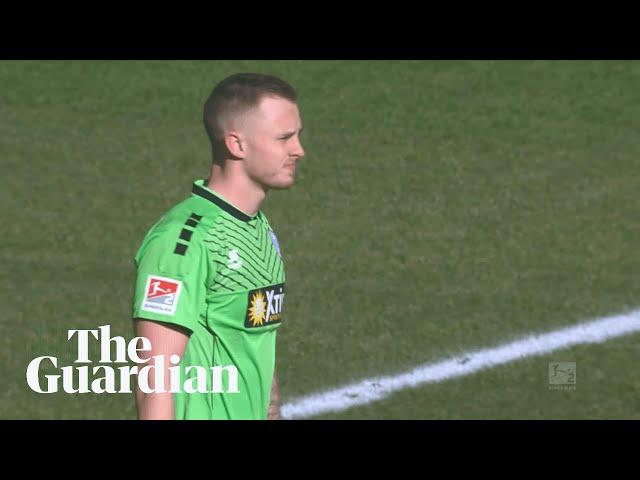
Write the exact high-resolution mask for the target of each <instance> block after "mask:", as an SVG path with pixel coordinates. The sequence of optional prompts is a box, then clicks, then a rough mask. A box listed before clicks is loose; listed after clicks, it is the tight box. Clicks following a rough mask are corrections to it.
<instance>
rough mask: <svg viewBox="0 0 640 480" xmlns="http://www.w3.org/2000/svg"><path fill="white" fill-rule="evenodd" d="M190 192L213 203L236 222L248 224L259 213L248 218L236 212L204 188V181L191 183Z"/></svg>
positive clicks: (212, 192)
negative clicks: (240, 221)
mask: <svg viewBox="0 0 640 480" xmlns="http://www.w3.org/2000/svg"><path fill="white" fill-rule="evenodd" d="M191 191H192V193H193V194H194V195H197V196H199V197H202V198H204V199H205V200H209V201H210V202H211V203H214V204H215V205H217V206H218V207H220V208H221V209H222V210H224V211H225V212H227V213H228V214H229V215H232V216H233V217H235V218H237V219H238V220H242V221H243V222H250V221H251V220H254V219H256V218H258V215H259V213H257V214H256V215H255V216H253V217H250V216H249V215H247V214H246V213H244V212H243V211H241V210H238V209H237V208H236V207H234V206H233V205H231V204H230V203H229V202H228V201H227V200H225V199H223V198H222V197H221V196H220V194H218V193H215V192H214V191H213V190H211V189H210V188H207V187H206V186H205V180H196V181H195V182H193V189H192V190H191Z"/></svg>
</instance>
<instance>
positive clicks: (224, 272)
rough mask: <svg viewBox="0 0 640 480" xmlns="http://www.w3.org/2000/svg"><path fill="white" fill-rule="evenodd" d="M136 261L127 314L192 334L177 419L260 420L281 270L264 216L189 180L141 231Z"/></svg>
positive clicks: (270, 370)
mask: <svg viewBox="0 0 640 480" xmlns="http://www.w3.org/2000/svg"><path fill="white" fill-rule="evenodd" d="M135 264H136V268H137V277H136V285H135V294H134V302H133V316H134V318H142V319H148V320H154V321H158V322H166V323H170V324H176V325H180V326H182V327H185V328H187V329H189V330H190V331H191V335H190V337H189V341H188V343H187V346H186V349H185V352H184V355H183V356H182V358H181V360H180V369H179V370H180V375H181V379H180V392H177V393H174V394H173V399H174V406H175V413H176V418H177V419H265V418H266V417H267V411H268V406H269V400H270V393H271V385H272V381H273V374H274V368H275V353H276V330H277V328H278V327H279V326H280V323H281V321H282V307H283V304H284V282H285V275H284V265H283V262H282V257H281V253H280V247H279V245H278V240H277V238H276V236H275V234H274V232H273V230H272V229H271V227H270V226H269V222H268V221H267V219H266V217H265V216H264V214H263V213H262V212H258V213H257V214H256V215H255V216H253V217H250V216H248V215H246V214H245V213H243V212H241V211H240V210H238V209H237V208H235V207H234V206H233V205H232V204H231V203H229V202H228V201H226V200H225V199H224V198H223V197H222V196H220V195H219V194H216V193H214V192H213V191H212V190H210V189H209V188H207V187H206V186H205V181H204V180H198V181H196V182H195V183H194V185H193V192H192V195H191V197H189V198H187V199H185V200H183V201H182V202H181V203H179V204H178V205H176V206H175V207H174V208H172V209H171V210H169V212H167V213H166V214H165V215H164V216H163V217H162V218H161V219H160V220H159V221H158V222H157V223H156V224H155V225H154V226H153V227H152V228H151V230H150V231H149V232H148V233H147V235H146V236H145V238H144V240H143V242H142V245H141V246H140V249H139V250H138V253H137V254H136V256H135ZM194 366H200V367H203V368H193V367H194ZM229 366H232V367H235V368H236V369H237V376H236V375H234V373H233V372H232V371H230V369H228V368H226V367H229ZM190 367H191V368H190ZM211 367H218V369H217V370H218V372H219V373H220V372H221V375H219V376H217V375H216V369H215V368H211ZM232 377H233V378H232ZM236 381H237V388H234V387H235V385H233V384H234V383H236ZM189 382H191V383H190V385H191V386H192V388H190V389H187V388H183V386H185V384H186V383H189ZM205 382H206V388H204V383H205ZM220 382H222V385H220ZM216 383H217V384H218V387H216ZM194 385H198V390H197V391H196V392H195V393H188V391H193V390H194V388H195V387H193V386H194ZM220 386H221V387H222V388H220ZM166 389H167V390H168V389H169V388H168V386H167V387H166Z"/></svg>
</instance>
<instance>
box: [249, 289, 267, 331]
mask: <svg viewBox="0 0 640 480" xmlns="http://www.w3.org/2000/svg"><path fill="white" fill-rule="evenodd" d="M266 317H267V299H266V297H265V296H264V293H263V292H262V290H258V291H257V292H255V293H254V294H253V295H251V299H250V301H249V321H250V322H251V326H253V327H258V326H260V325H264V321H265V319H266Z"/></svg>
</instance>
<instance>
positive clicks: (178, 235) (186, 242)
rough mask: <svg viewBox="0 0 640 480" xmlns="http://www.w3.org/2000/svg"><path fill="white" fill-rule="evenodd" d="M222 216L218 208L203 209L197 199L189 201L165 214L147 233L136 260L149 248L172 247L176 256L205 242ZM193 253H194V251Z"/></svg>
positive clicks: (177, 205)
mask: <svg viewBox="0 0 640 480" xmlns="http://www.w3.org/2000/svg"><path fill="white" fill-rule="evenodd" d="M218 215H219V212H218V211H217V209H215V208H211V207H207V208H204V206H203V205H202V203H201V202H199V201H198V200H197V199H196V198H194V197H189V198H186V199H185V200H183V201H181V202H180V203H178V204H176V205H174V206H173V207H172V208H170V209H169V210H168V211H167V212H165V213H164V215H162V216H161V217H160V218H159V219H158V220H157V221H156V222H155V223H154V224H153V225H152V226H151V228H150V229H149V230H148V232H147V234H146V235H145V237H144V239H143V240H142V242H141V244H140V248H139V251H138V254H137V255H136V257H138V256H140V254H141V253H142V252H143V251H144V250H145V249H146V248H147V247H148V246H149V244H153V245H155V246H159V245H163V246H162V248H163V249H166V248H169V247H171V248H172V249H173V250H174V251H175V252H176V253H177V254H180V252H185V253H186V251H187V249H188V247H190V246H193V245H194V244H198V243H200V242H201V241H202V240H203V239H204V238H206V234H207V231H208V230H210V229H211V228H212V226H213V225H214V223H215V219H216V217H217V216H218ZM192 250H193V249H192Z"/></svg>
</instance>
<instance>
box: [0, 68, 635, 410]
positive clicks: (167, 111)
mask: <svg viewBox="0 0 640 480" xmlns="http://www.w3.org/2000/svg"><path fill="white" fill-rule="evenodd" d="M236 71H260V72H266V73H273V74H276V75H280V76H282V77H283V78H285V79H287V80H288V81H290V82H291V83H293V84H294V85H295V86H296V87H297V88H298V91H299V95H300V109H301V113H302V118H303V124H304V129H305V131H304V133H303V142H304V146H305V148H306V151H307V158H306V159H305V160H304V163H303V164H302V166H301V168H300V170H299V177H298V182H297V184H296V185H295V186H294V187H293V188H292V189H291V190H290V191H287V192H273V193H272V194H271V195H270V196H269V198H268V200H267V202H266V204H265V206H264V210H265V212H266V213H267V215H268V216H269V219H270V222H271V224H272V225H273V226H274V228H275V230H276V232H277V234H278V237H279V239H280V244H281V246H282V250H283V254H284V257H285V261H286V267H287V302H286V310H285V322H284V324H283V326H282V328H281V329H280V330H279V332H280V333H279V337H278V348H279V352H278V355H279V356H278V365H279V366H278V370H279V376H280V382H281V390H282V395H283V397H284V400H285V401H287V400H289V399H292V398H295V397H297V396H299V395H303V394H306V393H312V392H315V391H318V390H323V389H327V388H332V387H336V386H340V385H342V384H345V383H349V382H352V381H357V380H360V379H362V378H364V377H368V376H372V375H377V374H393V373H395V372H400V371H404V370H406V369H408V368H411V367H413V366H414V365H417V364H420V363H424V362H428V361H437V360H440V359H442V358H445V357H447V356H451V355H457V354H459V353H461V352H463V351H465V350H467V349H472V348H482V347H486V346H493V345H498V344H500V343H502V342H506V341H510V340H513V339H515V338H518V337H520V336H521V335H523V334H526V333H528V332H546V331H550V330H553V329H555V328H559V327H562V326H565V325H571V324H576V323H578V322H581V321H583V320H587V319H590V318H595V317H600V316H604V315H608V314H611V313H618V312H622V311H625V310H629V309H633V308H635V307H638V306H640V275H639V274H638V272H640V249H639V248H638V245H639V243H638V239H640V221H639V212H640V194H639V193H638V192H639V189H640V135H638V125H639V123H638V119H639V118H640V63H639V62H618V61H616V62H595V61H594V62H591V61H588V62H587V61H581V62H568V61H567V62H546V61H538V62H533V61H526V62H485V61H475V62H464V61H456V62H441V61H440V62H425V61H414V62H406V61H385V62H383V61H376V62H371V61H357V62H356V61H340V62H337V61H334V62H329V61H304V62H303V61H296V62H294V61H287V62H271V61H242V62H240V61H215V62H134V61H127V62H124V61H123V62H120V61H118V62H106V61H104V62H98V61H94V62H81V61H75V62H52V61H48V62H37V61H29V62H0V162H1V163H0V165H1V166H2V171H3V175H2V176H1V177H0V178H1V180H0V182H1V189H0V201H1V205H2V227H1V228H2V230H1V240H0V245H1V247H0V259H1V261H2V264H3V268H2V269H0V291H1V292H2V294H1V296H0V298H1V302H2V303H1V307H2V310H1V311H2V316H1V322H0V325H1V328H2V331H1V332H0V333H1V335H0V342H1V346H2V348H1V349H0V351H1V353H0V355H1V362H0V363H1V365H2V368H3V372H2V378H1V380H0V382H1V388H2V391H3V392H4V394H3V395H2V396H1V397H0V418H5V419H6V418H21V419H26V418H43V419H54V418H55V419H71V418H99V419H119V418H122V419H130V418H135V408H134V403H133V396H132V395H125V394H113V395H94V394H88V395H66V394H52V395H39V394H36V393H34V392H32V391H31V390H30V389H29V388H28V386H27V384H26V381H25V371H26V366H27V364H28V362H29V361H30V360H31V359H32V358H34V357H36V356H41V355H53V356H58V357H59V358H60V359H61V363H62V364H64V365H68V364H69V362H71V361H72V359H73V356H74V355H75V351H74V349H73V348H71V346H70V344H69V343H68V342H67V341H66V332H67V330H68V329H72V328H86V329H88V328H97V327H98V326H100V325H106V324H109V325H111V329H112V334H114V335H122V336H126V337H127V338H131V337H132V336H133V329H132V324H131V319H130V313H131V305H130V303H131V295H132V287H133V279H134V268H133V256H134V254H135V251H136V250H137V247H138V245H139V243H140V241H141V240H142V237H143V236H144V234H145V233H146V231H147V230H148V229H149V227H150V226H151V225H152V224H153V223H154V222H155V220H156V219H157V218H158V217H159V216H160V215H161V214H162V213H163V212H164V211H165V210H166V209H167V208H169V207H170V206H172V205H173V204H174V203H176V202H178V201H179V200H181V199H182V198H184V197H185V196H187V195H188V194H189V192H190V187H191V182H192V181H193V180H194V179H196V178H203V177H205V176H206V175H207V172H208V168H209V162H210V158H209V146H208V141H207V138H206V135H205V133H204V130H203V128H202V124H201V109H202V104H203V102H204V100H205V99H206V97H207V96H208V94H209V92H210V90H211V88H212V87H213V85H214V84H215V83H216V82H218V81H219V80H221V79H222V78H224V77H225V76H226V75H228V74H231V73H234V72H236ZM639 339H640V337H639V336H638V335H630V336H627V337H624V338H620V339H616V340H611V341H609V342H607V343H605V344H599V345H590V346H578V347H574V348H572V349H568V350H564V351H561V352H556V353H553V354H549V355H545V356H540V357H533V358H529V359H526V360H522V361H519V362H514V363H510V364H508V365H504V366H501V367H497V368H495V369H492V370H486V371H483V372H480V373H477V374H475V375H473V376H469V377H464V378H459V379H452V380H449V381H445V382H443V383H440V384H437V385H426V386H424V387H421V388H418V389H415V390H409V391H403V392H399V393H397V394H395V395H393V396H391V397H389V398H387V399H385V400H383V401H380V402H376V403H372V404H369V405H367V406H364V407H358V408H354V409H352V410H349V411H346V412H342V413H339V414H333V415H329V414H327V415H323V416H320V417H317V418H375V419H384V418H424V419H440V418H442V419H444V418H461V419H462V418H598V419H602V418H640V402H639V400H638V396H637V392H638V389H639V388H640V373H639V372H638V370H637V369H636V368H635V367H636V365H637V363H638V360H640V345H639V344H638V340H639ZM554 360H559V361H575V362H576V363H577V369H578V379H577V385H576V389H575V390H574V391H552V390H549V388H548V379H547V366H548V362H549V361H554Z"/></svg>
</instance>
